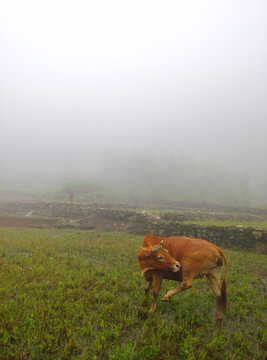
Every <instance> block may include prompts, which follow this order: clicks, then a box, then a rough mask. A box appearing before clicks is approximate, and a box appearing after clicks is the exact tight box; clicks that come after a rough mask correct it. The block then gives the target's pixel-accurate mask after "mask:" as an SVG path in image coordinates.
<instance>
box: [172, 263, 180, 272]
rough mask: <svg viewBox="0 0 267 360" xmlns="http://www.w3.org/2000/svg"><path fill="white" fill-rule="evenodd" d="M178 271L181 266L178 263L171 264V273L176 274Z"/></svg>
mask: <svg viewBox="0 0 267 360" xmlns="http://www.w3.org/2000/svg"><path fill="white" fill-rule="evenodd" d="M180 269H181V264H180V263H179V262H178V261H176V262H173V263H172V271H173V272H177V271H179V270H180Z"/></svg>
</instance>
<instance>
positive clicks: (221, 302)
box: [207, 267, 226, 320]
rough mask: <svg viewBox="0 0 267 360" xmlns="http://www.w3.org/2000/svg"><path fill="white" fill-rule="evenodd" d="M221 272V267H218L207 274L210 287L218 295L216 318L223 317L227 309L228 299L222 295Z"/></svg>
mask: <svg viewBox="0 0 267 360" xmlns="http://www.w3.org/2000/svg"><path fill="white" fill-rule="evenodd" d="M220 274H221V268H220V267H218V268H216V269H215V270H213V271H212V272H210V273H208V274H207V279H208V281H209V284H210V287H211V289H212V291H213V293H214V295H215V297H216V303H217V311H216V320H221V319H222V315H223V313H224V312H225V309H226V299H225V297H224V296H222V289H221V284H220Z"/></svg>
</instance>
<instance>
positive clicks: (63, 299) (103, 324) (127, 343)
mask: <svg viewBox="0 0 267 360" xmlns="http://www.w3.org/2000/svg"><path fill="white" fill-rule="evenodd" d="M0 231H1V245H0V246H1V247H0V261H1V267H0V269H1V273H0V274H1V281H0V358H1V359H3V360H4V359H8V360H9V359H49V360H51V359H121V360H126V359H129V360H130V359H136V360H139V359H144V360H146V359H166V360H167V359H190V360H193V359H197V360H200V359H203V360H204V359H205V360H206V359H216V360H219V359H231V360H232V359H240V360H241V359H242V360H244V359H261V360H262V359H264V357H265V356H266V343H267V335H266V330H265V329H266V325H267V324H266V303H264V285H266V271H267V269H266V265H267V261H266V260H267V256H264V255H259V254H254V253H249V252H246V251H241V252H236V251H230V250H227V249H224V250H225V253H226V255H227V258H228V262H229V273H228V274H229V275H228V301H229V302H228V311H227V316H226V317H225V318H224V319H223V321H222V322H221V324H216V323H215V320H214V314H215V299H214V297H213V295H212V293H211V290H210V288H209V287H208V284H207V281H206V279H202V280H196V281H195V283H194V286H193V288H192V289H190V290H188V291H186V292H184V293H181V294H180V295H177V296H175V297H174V298H173V299H172V300H171V301H170V302H169V303H161V302H159V303H158V308H157V312H156V313H154V314H148V313H147V310H148V309H149V307H150V305H151V298H150V299H149V302H147V303H146V302H145V301H144V295H143V294H144V289H143V288H144V280H143V278H142V275H141V272H140V270H139V266H138V262H137V252H138V249H139V247H140V245H141V243H142V237H141V236H134V235H129V234H115V233H99V232H93V231H77V230H75V231H74V230H55V229H54V230H51V229H43V230H37V229H12V228H9V229H6V228H2V229H0ZM264 276H265V277H264ZM175 284H177V283H172V282H171V281H165V282H164V284H163V287H162V289H161V293H160V295H164V294H165V292H166V291H167V289H170V288H171V287H173V285H175ZM264 311H265V313H264Z"/></svg>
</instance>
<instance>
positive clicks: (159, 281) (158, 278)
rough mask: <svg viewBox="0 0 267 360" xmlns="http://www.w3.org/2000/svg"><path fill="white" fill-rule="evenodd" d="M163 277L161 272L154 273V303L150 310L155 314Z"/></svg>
mask: <svg viewBox="0 0 267 360" xmlns="http://www.w3.org/2000/svg"><path fill="white" fill-rule="evenodd" d="M162 279H163V275H162V274H161V273H160V272H157V271H155V272H154V273H153V301H152V305H151V308H150V310H149V311H150V312H153V311H155V310H156V306H157V299H158V295H159V291H160V288H161V284H162Z"/></svg>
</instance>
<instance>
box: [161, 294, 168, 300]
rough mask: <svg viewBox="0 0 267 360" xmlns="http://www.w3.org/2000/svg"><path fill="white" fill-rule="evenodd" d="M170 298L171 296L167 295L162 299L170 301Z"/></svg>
mask: <svg viewBox="0 0 267 360" xmlns="http://www.w3.org/2000/svg"><path fill="white" fill-rule="evenodd" d="M169 300H170V298H169V296H167V295H165V296H164V297H163V298H162V299H161V300H160V301H169Z"/></svg>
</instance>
